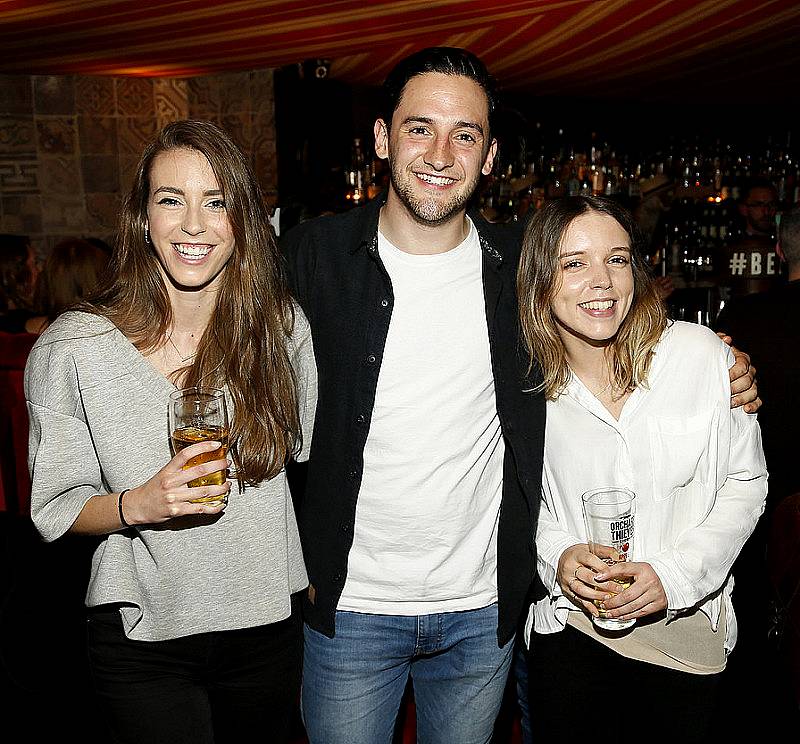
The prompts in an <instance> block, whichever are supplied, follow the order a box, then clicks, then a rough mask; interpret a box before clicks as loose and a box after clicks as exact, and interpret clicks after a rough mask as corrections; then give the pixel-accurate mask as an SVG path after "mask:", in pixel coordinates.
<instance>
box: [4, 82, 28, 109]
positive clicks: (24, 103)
mask: <svg viewBox="0 0 800 744" xmlns="http://www.w3.org/2000/svg"><path fill="white" fill-rule="evenodd" d="M32 113H33V86H32V83H31V78H30V77H29V76H28V75H0V114H32Z"/></svg>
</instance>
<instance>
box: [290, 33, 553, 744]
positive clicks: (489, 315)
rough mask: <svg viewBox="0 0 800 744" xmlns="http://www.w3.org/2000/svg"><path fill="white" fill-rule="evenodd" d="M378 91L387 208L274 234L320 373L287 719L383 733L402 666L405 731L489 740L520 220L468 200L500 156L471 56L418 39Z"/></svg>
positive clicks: (501, 667)
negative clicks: (383, 100)
mask: <svg viewBox="0 0 800 744" xmlns="http://www.w3.org/2000/svg"><path fill="white" fill-rule="evenodd" d="M385 90H386V92H387V98H388V106H387V115H386V116H385V118H381V119H378V120H377V121H376V123H375V151H376V153H377V155H378V157H381V158H386V159H387V160H388V162H389V166H390V169H391V185H390V188H389V191H388V194H387V196H386V198H385V203H384V201H383V200H382V199H381V200H376V201H375V202H373V203H370V204H368V205H367V207H365V208H364V209H359V210H353V211H352V212H350V213H347V214H345V215H339V216H336V217H332V218H326V219H322V220H316V221H312V223H306V224H304V225H301V226H300V227H299V228H298V229H297V230H295V231H293V232H291V233H290V234H289V235H288V236H287V241H286V242H287V243H288V246H287V253H288V256H289V259H290V266H291V273H292V280H293V284H294V290H295V294H296V296H297V297H298V300H299V301H300V303H301V305H302V306H303V309H304V310H305V311H306V313H307V315H308V317H309V320H310V323H311V326H312V334H313V336H314V342H315V350H316V355H317V366H318V369H319V372H320V403H319V407H318V411H317V415H318V417H319V420H318V425H317V427H316V428H315V431H314V439H313V443H312V456H311V458H312V459H311V462H310V466H309V475H308V486H307V493H306V496H305V500H304V503H303V508H302V511H301V519H300V523H301V533H302V538H303V546H304V553H305V556H306V561H307V564H308V568H309V577H310V581H311V586H310V588H309V592H308V598H307V600H306V603H305V616H306V622H307V627H306V641H305V662H304V672H303V674H304V681H303V717H304V720H305V723H306V728H307V730H308V733H309V737H310V740H311V742H313V743H316V742H319V743H324V744H331V743H334V742H342V743H343V744H344V743H345V742H346V743H347V744H359V743H362V744H375V743H376V742H387V743H388V742H390V741H391V738H392V732H393V729H394V725H395V720H396V717H397V712H398V708H399V705H400V699H401V697H402V694H403V691H404V689H405V686H406V682H407V680H408V678H409V676H410V677H411V679H412V681H413V685H414V695H415V701H416V710H417V730H418V736H419V740H420V741H425V742H454V743H455V742H458V743H459V744H470V743H471V742H476V743H478V742H487V741H489V739H490V738H491V735H492V730H493V726H494V721H495V718H496V716H497V712H498V710H499V707H500V703H501V700H502V695H503V689H504V686H505V681H506V677H507V673H508V668H509V663H510V661H511V656H512V647H513V637H514V632H515V630H516V624H517V620H518V617H519V613H520V611H521V609H522V608H523V607H524V605H525V598H526V594H527V593H528V591H529V589H530V586H531V584H532V582H533V577H534V566H535V559H534V555H533V533H534V530H535V523H536V515H537V513H538V495H539V482H540V478H541V451H542V447H543V440H542V433H543V426H544V416H543V411H544V406H543V402H542V400H541V398H540V396H538V395H531V394H526V393H525V392H524V390H525V389H529V388H530V387H531V384H529V382H526V381H525V379H524V378H525V376H526V374H525V373H526V369H525V367H524V365H523V364H522V361H521V360H522V358H521V356H519V355H518V354H517V348H518V347H517V340H516V335H517V333H516V328H517V325H516V301H515V292H514V279H515V270H516V262H517V252H518V245H519V240H520V234H519V231H518V230H516V229H514V228H503V227H501V226H495V225H489V224H488V223H486V222H485V221H484V220H482V219H481V218H480V217H479V216H478V215H477V214H474V215H471V216H467V201H468V200H469V198H470V197H471V196H472V194H473V192H474V191H475V189H476V186H477V184H478V181H479V179H480V177H481V174H483V175H488V174H489V172H490V171H491V169H492V164H493V160H494V156H495V153H496V150H497V143H496V141H495V140H494V139H493V138H492V136H491V131H490V123H489V122H490V114H491V112H492V111H493V109H494V105H495V102H494V92H493V87H492V81H491V79H490V77H489V75H488V73H487V71H486V69H485V67H484V66H483V65H482V63H481V62H480V61H479V60H478V59H477V58H476V57H475V56H474V55H472V54H470V53H469V52H465V51H464V50H460V49H447V48H436V49H428V50H424V51H422V52H419V53H417V54H416V55H412V57H409V58H407V59H406V60H403V61H402V62H401V63H400V64H399V65H398V66H397V68H395V70H394V71H393V72H392V73H391V74H390V75H389V77H388V78H387V82H386V85H385ZM317 345H318V346H317ZM512 432H513V433H515V434H516V435H517V439H514V438H513V436H512ZM512 440H513V441H512ZM514 441H517V442H518V446H517V447H516V448H513V449H514V451H513V452H512V451H511V450H512V447H513V444H514ZM509 474H511V477H509Z"/></svg>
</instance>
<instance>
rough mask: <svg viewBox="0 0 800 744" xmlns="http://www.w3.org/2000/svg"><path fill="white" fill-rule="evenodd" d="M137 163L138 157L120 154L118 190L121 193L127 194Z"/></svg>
mask: <svg viewBox="0 0 800 744" xmlns="http://www.w3.org/2000/svg"><path fill="white" fill-rule="evenodd" d="M138 165H139V158H138V157H133V156H131V155H120V157H119V190H120V193H122V194H127V193H128V192H129V191H130V190H131V186H132V185H133V177H134V175H135V174H136V168H137V166H138Z"/></svg>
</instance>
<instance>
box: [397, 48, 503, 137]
mask: <svg viewBox="0 0 800 744" xmlns="http://www.w3.org/2000/svg"><path fill="white" fill-rule="evenodd" d="M427 72H439V73H441V74H443V75H459V76H461V77H466V78H469V79H470V80H474V81H475V82H476V83H477V84H478V85H479V86H480V87H481V90H483V92H484V93H485V94H486V103H487V107H488V110H489V129H490V130H491V127H492V119H493V115H494V113H495V110H496V109H497V85H496V83H495V80H494V78H493V77H492V76H491V75H490V74H489V71H488V70H487V69H486V65H484V64H483V62H481V61H480V59H478V57H476V56H475V55H474V54H473V53H472V52H469V51H467V50H466V49H459V48H457V47H428V48H427V49H422V50H421V51H419V52H415V53H414V54H412V55H410V56H408V57H406V58H405V59H402V60H400V62H398V63H397V65H395V67H394V69H393V70H392V71H391V72H390V73H389V74H388V75H387V77H386V80H384V82H383V105H382V115H383V120H384V121H385V122H386V125H387V126H389V125H390V124H391V122H392V115H393V114H394V112H395V109H396V108H397V107H398V105H399V104H400V99H401V98H402V97H403V91H404V90H405V88H406V85H408V82H409V80H411V79H412V78H415V77H416V76H417V75H424V74H425V73H427Z"/></svg>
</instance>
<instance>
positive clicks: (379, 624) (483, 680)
mask: <svg viewBox="0 0 800 744" xmlns="http://www.w3.org/2000/svg"><path fill="white" fill-rule="evenodd" d="M513 649H514V642H513V640H511V641H509V642H508V643H506V644H505V646H503V647H502V648H499V647H498V645H497V605H496V604H495V605H489V606H488V607H484V608H482V609H479V610H469V611H466V612H445V613H440V614H434V615H412V616H408V617H406V616H400V615H367V614H363V613H358V612H337V613H336V636H335V637H334V638H328V637H327V636H324V635H322V634H321V633H318V632H317V631H315V630H313V629H311V628H309V627H308V626H306V628H305V655H304V659H303V692H302V713H303V721H304V723H305V726H306V731H307V732H308V737H309V740H310V742H311V744H339V743H341V744H389V743H390V742H391V741H392V734H393V731H394V725H395V720H396V719H397V713H398V710H399V708H400V701H401V698H402V696H403V691H404V689H405V686H406V682H407V680H408V677H409V674H410V675H411V680H412V683H413V685H414V702H415V705H416V709H417V741H419V742H421V743H422V744H486V743H487V742H489V741H490V740H491V738H492V732H493V729H494V722H495V719H496V718H497V713H498V711H499V709H500V704H501V702H502V699H503V690H504V688H505V684H506V677H507V676H508V671H509V667H510V665H511V658H512V652H513Z"/></svg>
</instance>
